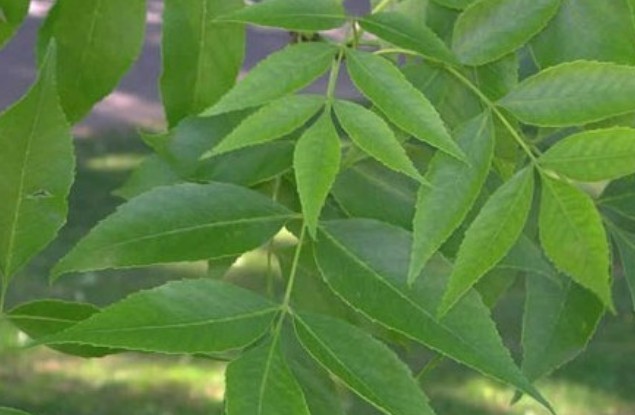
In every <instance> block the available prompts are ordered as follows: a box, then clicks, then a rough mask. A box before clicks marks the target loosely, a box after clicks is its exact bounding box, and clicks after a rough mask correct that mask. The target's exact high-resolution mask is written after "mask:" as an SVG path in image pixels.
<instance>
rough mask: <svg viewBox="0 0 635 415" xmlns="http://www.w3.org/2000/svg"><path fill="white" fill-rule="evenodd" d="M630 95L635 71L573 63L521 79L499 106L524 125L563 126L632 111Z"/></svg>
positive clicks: (634, 93) (634, 107)
mask: <svg viewBox="0 0 635 415" xmlns="http://www.w3.org/2000/svg"><path fill="white" fill-rule="evenodd" d="M633 96H635V68H633V67H631V66H625V65H618V64H614V63H606V62H590V61H576V62H568V63H563V64H561V65H558V66H553V67H551V68H548V69H545V70H544V71H541V72H539V73H537V74H536V75H534V76H532V77H530V78H527V79H525V80H524V81H522V82H521V83H520V84H519V85H518V86H517V87H516V88H514V89H513V90H512V91H511V92H510V93H509V94H507V96H505V97H504V98H503V99H502V100H501V101H500V105H502V106H503V107H504V108H506V109H507V110H509V111H510V112H511V113H512V114H513V115H515V116H516V117H518V118H519V119H520V120H521V121H523V122H526V123H528V124H533V125H539V126H543V127H565V126H570V125H580V124H587V123H590V122H594V121H600V120H602V119H604V118H608V117H612V116H616V115H621V114H626V113H628V112H632V111H635V100H633Z"/></svg>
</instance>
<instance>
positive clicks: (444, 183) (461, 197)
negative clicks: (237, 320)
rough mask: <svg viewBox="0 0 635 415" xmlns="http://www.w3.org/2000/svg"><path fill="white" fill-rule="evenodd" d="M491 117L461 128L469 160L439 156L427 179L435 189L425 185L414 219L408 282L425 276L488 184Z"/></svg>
mask: <svg viewBox="0 0 635 415" xmlns="http://www.w3.org/2000/svg"><path fill="white" fill-rule="evenodd" d="M493 133H494V131H493V126H492V121H491V118H490V116H489V115H488V114H485V115H482V116H479V117H478V118H475V119H473V120H472V121H470V122H469V123H467V124H465V125H463V126H462V127H461V128H459V129H458V130H457V131H456V133H455V136H456V137H457V142H458V143H459V145H460V146H461V148H462V149H463V152H464V153H465V154H466V155H467V157H468V163H463V162H460V161H458V160H456V159H454V158H452V157H449V156H447V155H445V154H437V155H436V156H435V157H434V159H433V160H432V162H431V163H430V167H429V169H428V172H427V173H426V176H425V177H426V179H427V180H428V181H429V182H430V183H431V184H432V187H430V188H429V187H424V186H422V187H421V189H420V190H419V195H418V199H417V204H416V211H415V216H414V220H413V225H412V228H413V232H414V236H413V244H412V248H411V259H410V261H409V262H410V271H409V272H408V280H409V281H411V282H412V281H414V279H415V278H416V277H417V276H418V275H419V274H420V273H421V270H422V269H423V267H424V266H425V264H426V262H428V260H429V259H430V258H431V257H432V255H433V254H434V253H435V252H436V251H437V250H438V249H439V248H440V247H441V245H442V244H443V243H444V242H445V241H446V240H447V239H448V238H449V237H450V235H452V232H454V231H455V230H456V229H457V228H458V227H459V226H460V225H461V222H462V221H463V220H464V219H465V217H466V215H467V214H468V212H469V211H470V209H471V208H472V205H473V204H474V202H475V201H476V198H477V197H478V194H479V192H480V191H481V187H482V186H483V184H484V183H485V179H486V178H487V173H488V172H489V168H490V165H491V161H492V157H493V153H494V135H493Z"/></svg>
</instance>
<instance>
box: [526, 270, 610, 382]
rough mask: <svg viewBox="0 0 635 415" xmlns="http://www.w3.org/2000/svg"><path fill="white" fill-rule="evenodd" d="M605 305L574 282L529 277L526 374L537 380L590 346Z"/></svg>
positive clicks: (534, 276)
mask: <svg viewBox="0 0 635 415" xmlns="http://www.w3.org/2000/svg"><path fill="white" fill-rule="evenodd" d="M603 314H604V306H603V305H602V303H601V302H600V301H599V300H598V299H597V298H596V297H595V296H594V295H593V294H591V293H590V292H588V291H587V290H585V289H583V288H582V287H580V286H578V285H577V284H575V283H574V282H573V281H571V280H570V279H565V278H562V277H560V278H559V280H558V281H554V280H552V279H546V278H542V277H541V276H537V275H529V276H528V278H527V298H526V301H525V315H524V321H523V335H522V344H523V363H522V370H523V373H525V375H526V376H527V377H528V378H529V380H531V381H534V380H537V379H539V378H540V377H542V376H545V375H547V374H549V373H551V372H552V371H553V370H555V369H557V368H558V367H560V366H561V365H563V364H564V363H566V362H567V361H569V360H571V359H573V358H574V357H575V356H577V355H578V354H579V353H580V352H582V350H584V348H585V347H586V345H587V343H588V341H589V339H590V338H591V337H592V336H593V333H594V332H595V329H596V328H597V325H598V323H599V321H600V319H601V317H602V315H603Z"/></svg>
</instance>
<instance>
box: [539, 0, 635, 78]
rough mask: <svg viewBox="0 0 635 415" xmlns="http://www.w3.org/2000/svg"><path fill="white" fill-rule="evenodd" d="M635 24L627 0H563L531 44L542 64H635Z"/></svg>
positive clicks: (545, 65)
mask: <svg viewBox="0 0 635 415" xmlns="http://www.w3.org/2000/svg"><path fill="white" fill-rule="evenodd" d="M632 39H635V27H634V25H633V12H632V11H631V9H630V7H629V5H628V0H613V1H608V2H602V1H600V2H599V1H597V0H562V5H561V6H560V9H559V11H558V13H557V14H556V16H555V17H554V18H553V20H551V22H550V23H549V25H547V27H546V28H545V30H543V31H542V32H541V33H539V34H538V36H536V38H535V39H534V40H533V42H532V44H531V46H532V49H533V56H534V57H535V59H536V60H537V63H538V64H539V65H540V66H541V67H543V68H544V67H547V66H552V65H557V64H559V63H563V62H567V61H573V60H577V59H589V60H600V61H612V62H616V63H623V64H633V63H635V42H632Z"/></svg>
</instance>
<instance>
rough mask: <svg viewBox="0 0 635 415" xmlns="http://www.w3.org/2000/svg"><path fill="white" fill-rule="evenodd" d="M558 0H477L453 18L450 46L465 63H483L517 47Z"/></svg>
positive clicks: (541, 23)
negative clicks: (455, 18) (455, 19)
mask: <svg viewBox="0 0 635 415" xmlns="http://www.w3.org/2000/svg"><path fill="white" fill-rule="evenodd" d="M559 5H560V0H479V1H476V2H474V3H473V4H472V5H471V6H470V7H468V8H467V9H466V10H465V11H464V12H463V13H461V15H460V16H459V18H458V19H457V21H456V24H455V26H454V36H453V39H452V49H453V50H454V52H455V53H456V55H457V56H458V57H459V60H460V61H461V62H462V63H464V64H467V65H475V66H476V65H483V64H485V63H488V62H492V61H495V60H496V59H499V58H502V57H503V56H505V55H507V54H508V53H510V52H513V51H515V50H516V49H519V48H520V47H521V46H523V45H524V44H525V43H526V42H527V41H528V40H529V39H531V38H532V37H534V35H536V34H537V33H538V32H540V30H542V29H543V28H544V27H545V26H546V25H547V23H548V22H549V20H550V19H551V18H552V17H553V16H554V15H555V14H556V12H557V11H558V6H559Z"/></svg>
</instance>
